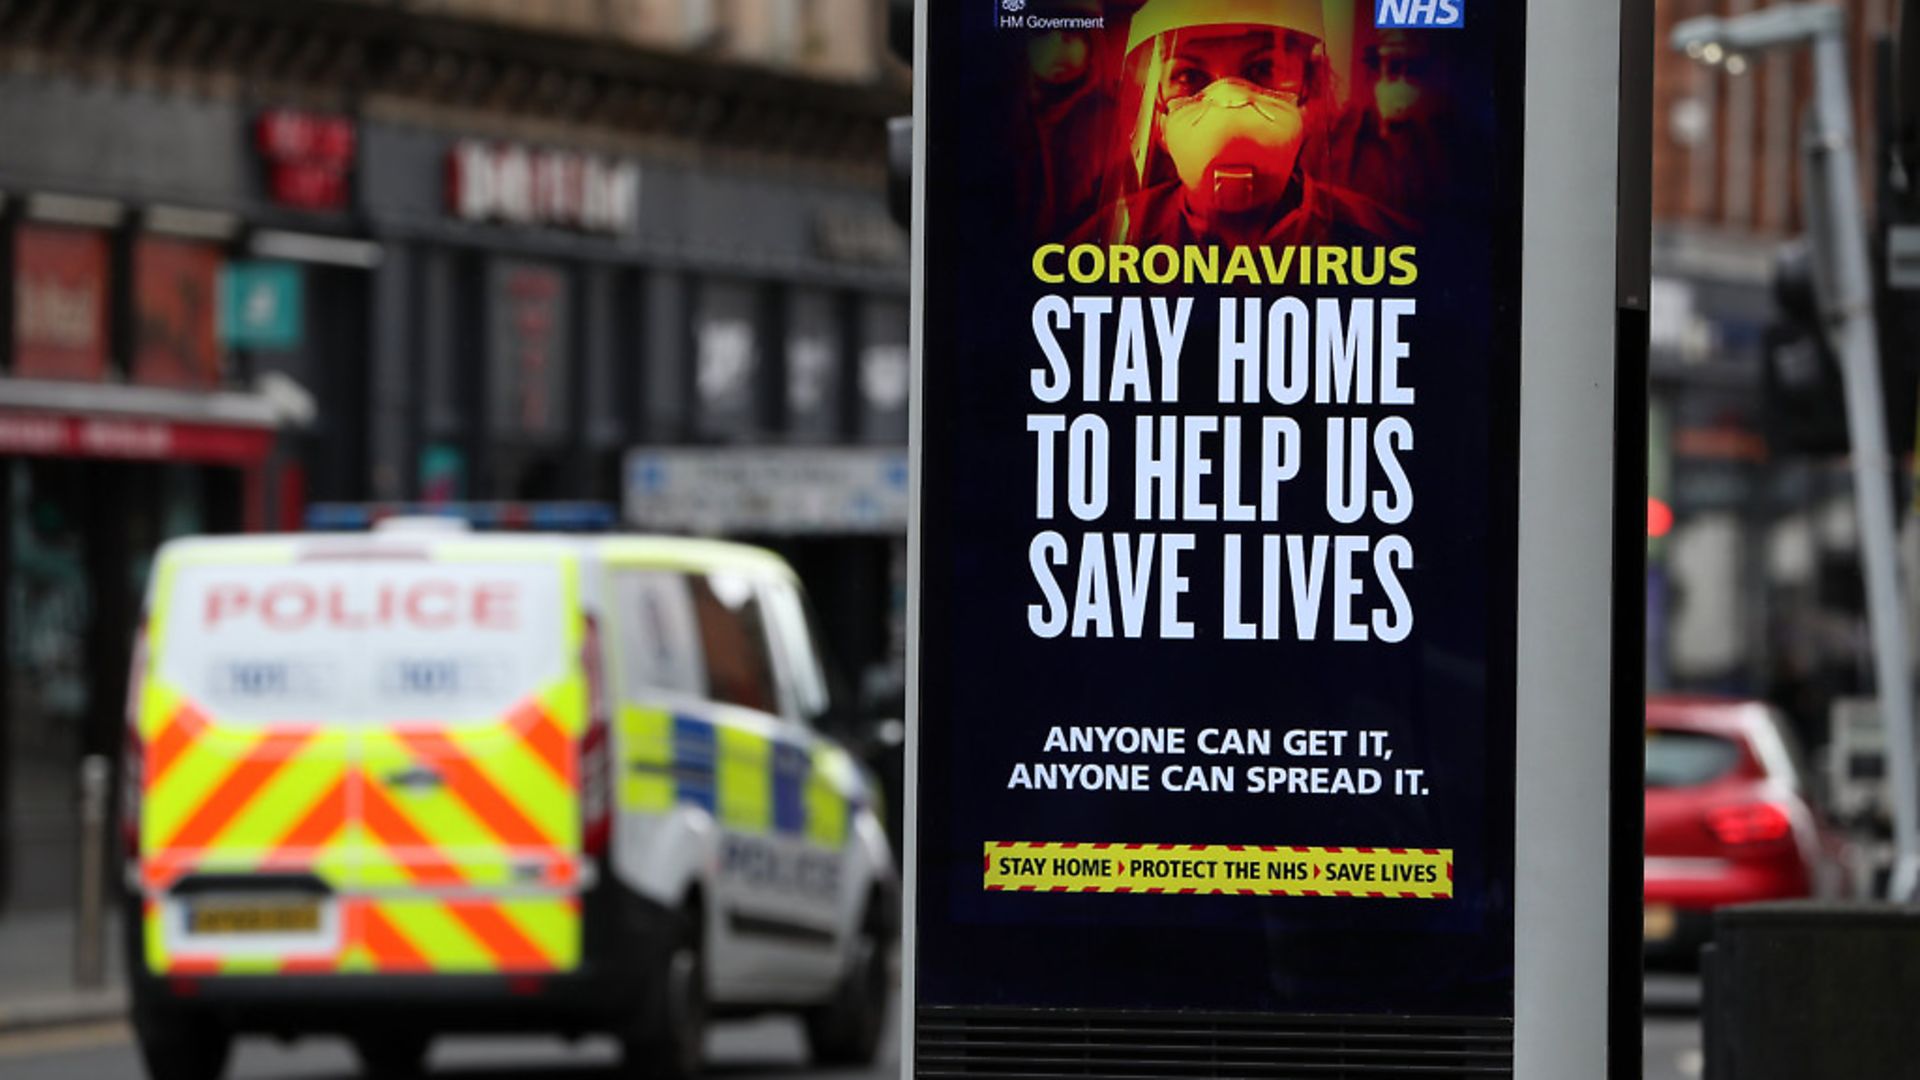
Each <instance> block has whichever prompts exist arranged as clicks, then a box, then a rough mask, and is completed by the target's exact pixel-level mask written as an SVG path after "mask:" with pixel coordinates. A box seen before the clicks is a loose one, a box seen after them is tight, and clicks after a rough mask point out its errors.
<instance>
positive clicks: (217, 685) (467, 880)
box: [130, 538, 593, 975]
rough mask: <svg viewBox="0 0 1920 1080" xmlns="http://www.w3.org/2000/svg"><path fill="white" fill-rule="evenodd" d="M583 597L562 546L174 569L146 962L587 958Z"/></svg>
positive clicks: (295, 551) (549, 964) (139, 736)
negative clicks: (582, 890)
mask: <svg viewBox="0 0 1920 1080" xmlns="http://www.w3.org/2000/svg"><path fill="white" fill-rule="evenodd" d="M577 598H578V588H577V562H576V560H574V559H573V558H572V556H571V554H570V553H569V551H568V549H567V548H565V547H564V546H562V545H555V544H512V543H504V542H495V541H488V540H481V539H460V540H441V539H435V540H431V541H425V542H413V543H408V544H400V543H397V542H382V543H374V542H371V541H369V540H366V539H364V538H359V539H352V540H348V539H334V540H284V541H281V540H272V541H266V540H244V541H234V542H225V543H222V542H217V541H214V542H207V541H202V542H189V543H187V544H185V545H180V546H177V547H176V548H170V549H169V550H168V551H167V552H166V553H164V554H163V556H162V559H161V562H160V566H159V568H158V570H157V573H156V576H155V584H154V587H153V591H152V594H151V597H150V602H149V613H150V615H149V621H148V624H147V633H146V640H145V643H144V658H143V659H142V660H141V661H140V663H139V669H138V670H137V671H136V677H137V682H136V694H137V697H136V698H135V701H134V703H133V704H134V708H133V710H132V715H131V717H130V719H131V721H132V724H133V730H132V736H133V737H132V739H131V749H132V750H134V751H135V755H134V761H135V762H136V764H137V768H138V781H137V783H138V790H139V792H140V793H141V798H140V800H139V820H138V823H137V835H138V844H137V873H138V876H139V880H140V882H141V885H142V889H143V893H144V897H143V899H144V902H145V911H146V921H145V951H146V962H147V966H148V968H149V970H151V971H153V972H155V973H172V974H187V973H200V974H247V973H266V972H299V973H305V974H315V975H324V974H331V973H409V974H448V975H474V974H490V973H509V972H511V973H556V972H564V971H568V970H571V969H573V968H575V967H577V966H578V964H579V960H580V916H579V901H578V891H579V886H580V882H581V879H582V876H583V869H584V858H585V852H584V851H583V831H585V829H591V828H592V827H593V824H592V823H591V822H589V823H586V825H585V828H584V829H583V822H582V818H581V806H580V803H581V800H580V798H579V788H580V783H579V778H580V775H581V762H580V757H581V749H582V744H583V741H584V738H585V736H586V733H587V729H588V725H589V722H590V720H591V716H590V713H591V711H592V710H591V707H590V697H591V695H590V693H589V688H588V673H589V666H588V665H587V664H586V663H584V662H583V658H584V657H585V655H586V651H587V645H588V641H587V635H588V634H589V633H590V629H589V625H588V622H587V620H586V619H585V618H584V616H583V615H582V612H581V610H580V606H579V603H578V599H577Z"/></svg>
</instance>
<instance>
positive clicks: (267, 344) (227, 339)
mask: <svg viewBox="0 0 1920 1080" xmlns="http://www.w3.org/2000/svg"><path fill="white" fill-rule="evenodd" d="M302 283H303V282H302V275H301V272H300V267H299V266H298V265H296V264H294V263H285V262H236V263H229V264H227V266H226V268H225V269H224V270H223V271H221V274H220V340H221V342H222V343H223V344H225V345H228V346H230V347H233V348H237V349H294V348H298V347H299V345H300V341H301V338H302V337H303V335H304V332H305V329H306V327H305V304H304V297H305V290H304V289H303V288H302V287H301V286H302Z"/></svg>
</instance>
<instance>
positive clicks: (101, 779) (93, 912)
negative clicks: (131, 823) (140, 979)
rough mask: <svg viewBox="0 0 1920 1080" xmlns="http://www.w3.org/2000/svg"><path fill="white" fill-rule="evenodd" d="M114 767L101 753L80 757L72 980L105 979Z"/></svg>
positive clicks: (87, 983) (88, 984) (96, 982)
mask: <svg viewBox="0 0 1920 1080" xmlns="http://www.w3.org/2000/svg"><path fill="white" fill-rule="evenodd" d="M111 772H112V770H111V768H110V767H109V766H108V765H107V759H106V758H104V757H102V756H101V755H99V754H88V755H87V756H86V757H84V758H82V759H81V760H80V896H79V903H78V906H77V911H76V912H75V916H74V922H73V982H74V985H75V986H80V987H84V988H88V989H92V988H96V987H98V986H100V985H102V984H103V983H105V982H106V967H107V965H106V949H105V946H106V926H107V921H106V892H107V888H106V886H107V882H106V876H107V800H108V793H109V786H110V775H111Z"/></svg>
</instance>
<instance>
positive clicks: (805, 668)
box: [762, 578, 866, 988]
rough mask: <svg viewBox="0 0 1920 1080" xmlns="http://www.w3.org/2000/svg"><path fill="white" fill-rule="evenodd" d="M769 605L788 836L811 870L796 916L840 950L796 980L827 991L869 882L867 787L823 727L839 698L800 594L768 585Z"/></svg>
mask: <svg viewBox="0 0 1920 1080" xmlns="http://www.w3.org/2000/svg"><path fill="white" fill-rule="evenodd" d="M762 603H763V604H764V606H765V610H766V616H767V624H768V628H769V630H770V631H771V634H772V638H773V643H774V659H775V665H776V668H777V669H778V671H779V674H780V681H781V686H782V688H783V700H784V702H785V706H786V710H785V711H786V719H787V735H786V745H788V746H789V747H791V751H790V753H789V757H788V760H787V763H786V764H787V767H786V768H785V769H781V770H777V771H776V774H775V783H776V784H777V785H785V787H784V788H783V790H784V791H785V792H786V793H787V798H788V799H789V800H790V805H791V807H792V810H791V815H792V821H793V823H794V824H796V825H797V828H794V829H790V830H788V831H787V832H786V833H785V834H784V838H785V841H786V842H787V843H788V845H789V857H790V858H791V859H793V860H794V861H795V862H796V863H797V864H798V865H800V866H802V867H804V869H805V874H804V878H805V884H804V887H801V888H796V889H794V890H792V891H791V895H790V898H789V901H790V903H791V904H792V905H793V909H794V911H795V914H796V916H797V917H799V918H804V919H805V920H806V921H807V923H808V924H809V925H811V926H815V927H821V928H831V930H832V932H833V948H818V949H813V950H810V951H808V952H806V953H804V954H803V955H800V956H797V957H796V960H795V973H796V976H797V977H799V978H801V979H803V980H805V981H807V982H808V983H810V984H812V985H814V986H816V987H819V988H826V987H830V986H832V985H833V984H834V982H835V981H836V980H837V979H838V978H839V975H840V972H841V968H842V964H841V960H842V958H843V957H842V954H843V952H844V950H845V948H846V946H847V942H848V939H849V937H850V934H851V931H852V930H853V929H854V922H855V920H856V919H857V918H858V917H859V915H860V912H859V911H858V910H857V909H858V908H859V906H860V905H861V904H862V903H864V901H865V896H864V889H865V885H866V882H865V880H864V879H863V878H862V877H861V874H860V871H861V869H862V868H861V867H859V866H857V865H855V861H854V860H855V848H854V845H853V843H852V818H853V812H854V799H853V796H854V794H855V792H856V791H857V790H858V789H859V787H860V784H859V781H858V779H857V769H856V767H855V765H854V763H853V759H852V758H851V757H850V756H849V755H848V754H847V753H846V752H845V751H844V750H843V749H842V748H841V747H840V746H839V745H838V744H837V743H836V742H835V741H834V740H833V739H832V738H831V737H829V735H828V734H827V733H825V732H823V731H820V730H819V729H818V728H817V727H816V726H815V725H816V724H817V723H818V722H820V721H821V720H823V719H825V718H826V717H828V716H829V715H830V714H831V711H832V710H831V705H832V701H831V694H830V690H829V687H828V684H827V675H826V667H825V664H824V663H823V661H822V657H821V655H820V647H819V643H818V641H817V640H816V639H815V637H814V634H813V631H812V620H810V619H809V618H808V616H807V611H806V605H805V603H804V601H803V600H802V598H801V594H800V590H799V587H798V586H797V585H796V584H795V583H793V582H791V581H788V580H783V579H778V578H771V579H768V580H766V581H764V582H762Z"/></svg>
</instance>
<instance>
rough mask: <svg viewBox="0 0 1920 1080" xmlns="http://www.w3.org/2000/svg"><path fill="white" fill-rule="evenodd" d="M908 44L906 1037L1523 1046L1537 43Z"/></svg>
mask: <svg viewBox="0 0 1920 1080" xmlns="http://www.w3.org/2000/svg"><path fill="white" fill-rule="evenodd" d="M919 18H920V19H921V20H923V24H924V25H922V26H921V27H920V32H921V34H922V35H923V40H924V46H923V52H922V54H921V62H920V66H919V67H918V69H917V70H916V77H917V78H919V79H921V80H923V86H922V94H923V111H922V113H921V115H920V117H919V122H920V123H922V124H924V125H925V130H924V131H923V132H922V137H923V138H924V158H923V160H922V161H921V163H920V165H919V166H918V167H919V168H920V169H921V170H922V174H921V176H920V182H921V183H922V185H923V193H924V195H923V202H922V203H921V205H920V206H919V208H918V210H917V211H916V212H917V213H918V214H920V215H922V216H921V218H920V219H919V220H918V221H917V222H916V225H917V228H918V230H919V237H920V241H921V245H922V247H921V249H920V250H919V252H918V253H917V264H918V265H919V267H920V272H921V274H922V279H921V286H920V296H921V308H920V309H919V312H918V315H919V323H918V335H919V336H918V342H919V347H920V352H919V365H920V367H919V379H920V382H919V384H918V392H919V394H920V395H921V396H920V399H919V403H918V407H919V410H920V412H919V417H920V419H919V428H918V430H917V433H916V434H917V442H916V447H917V453H918V459H917V461H918V467H919V472H918V474H917V475H918V483H919V487H918V500H919V501H918V506H919V517H918V527H919V531H918V533H917V537H916V543H917V544H918V549H917V550H918V562H917V566H916V576H917V583H918V589H919V593H918V601H919V602H918V607H917V609H916V610H917V625H916V631H917V635H918V637H917V646H916V647H917V654H916V655H917V684H916V688H917V689H916V694H917V713H916V718H915V730H914V745H913V748H912V749H913V768H914V776H915V781H914V782H915V785H916V787H915V801H914V804H913V805H914V836H915V844H914V846H913V848H912V853H913V854H912V858H913V865H912V868H911V871H912V874H913V878H914V890H915V892H914V896H915V903H914V910H913V913H912V915H911V916H910V918H911V919H912V926H911V933H912V935H913V940H914V950H915V952H914V956H915V961H914V965H915V966H914V985H913V996H914V1000H915V1001H916V1003H917V1004H918V1005H920V1006H923V1007H924V1006H941V1005H950V1006H969V1007H1002V1008H1062V1007H1076V1008H1103V1009H1115V1010H1129V1009H1147V1010H1166V1009H1186V1010H1212V1011H1218V1012H1230V1013H1246V1012H1261V1013H1275V1012H1278V1013H1336V1014H1349V1015H1351V1014H1400V1015H1426V1016H1451V1017H1470V1018H1506V1017H1512V1016H1513V1015H1514V1009H1515V1000H1514V968H1515V964H1514V957H1515V946H1514V942H1515V932H1514V925H1515V918H1514V913H1515V898H1514V894H1515V888H1514V885H1515V857H1514V852H1515V839H1514V837H1515V809H1514V808H1515V777H1516V768H1517V765H1516V754H1515V732H1516V726H1517V725H1518V724H1519V723H1520V722H1522V721H1521V719H1520V718H1517V717H1516V705H1515V701H1516V690H1515V688H1516V680H1517V673H1516V649H1517V621H1516V580H1517V572H1516V559H1517V555H1516V552H1517V547H1518V543H1519V540H1518V536H1517V524H1516V523H1517V520H1518V508H1517V500H1518V486H1519V475H1520V460H1519V459H1520V454H1519V430H1520V422H1519V397H1520V333H1521V322H1520V317H1521V310H1520V308H1521V305H1520V300H1519V296H1520V287H1521V276H1522V275H1521V250H1520V236H1521V213H1522V198H1521V188H1522V175H1521V172H1522V169H1521V165H1522V158H1521V150H1522V146H1521V136H1522V130H1523V129H1522V121H1523V117H1522V104H1523V97H1524V95H1523V93H1522V90H1523V85H1522V79H1523V78H1524V72H1525V69H1526V65H1527V57H1526V56H1525V55H1524V46H1525V42H1526V36H1525V21H1526V5H1525V4H1523V3H1520V2H1518V0H1358V2H1350V0H1144V2H1142V0H1106V2H1101V0H951V2H946V0H942V2H935V3H929V4H925V5H923V6H922V10H921V13H920V15H919ZM1566 122H1567V123H1577V122H1578V119H1577V118H1576V117H1571V116H1569V117H1567V118H1566ZM1604 137H1606V138H1609V139H1611V138H1612V137H1613V133H1612V131H1611V129H1608V130H1607V131H1606V132H1605V133H1604ZM1595 497H1596V498H1601V499H1604V498H1606V494H1605V493H1604V492H1602V493H1599V494H1597V495H1596V496H1595ZM1600 617H1601V618H1604V617H1605V613H1604V612H1602V613H1600Z"/></svg>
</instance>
